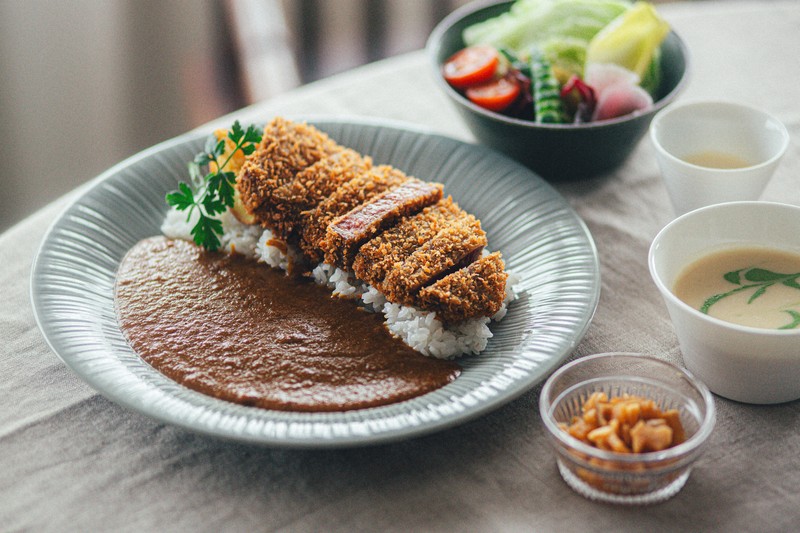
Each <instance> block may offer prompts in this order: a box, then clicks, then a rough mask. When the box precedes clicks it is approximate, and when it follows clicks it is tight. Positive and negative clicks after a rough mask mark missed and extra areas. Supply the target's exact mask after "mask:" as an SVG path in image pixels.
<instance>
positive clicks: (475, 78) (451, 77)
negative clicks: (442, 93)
mask: <svg viewBox="0 0 800 533" xmlns="http://www.w3.org/2000/svg"><path fill="white" fill-rule="evenodd" d="M499 62H500V56H499V54H498V53H497V50H495V49H494V48H492V47H491V46H485V45H477V46H470V47H468V48H464V49H463V50H459V51H458V52H456V53H455V54H453V55H452V56H451V57H450V59H448V60H447V62H446V63H445V64H444V67H442V73H443V74H444V79H445V80H447V83H449V84H450V85H452V86H453V87H455V88H457V89H464V88H466V87H469V86H471V85H477V84H478V83H483V82H485V81H489V80H491V79H492V77H494V73H495V71H496V70H497V65H498V63H499Z"/></svg>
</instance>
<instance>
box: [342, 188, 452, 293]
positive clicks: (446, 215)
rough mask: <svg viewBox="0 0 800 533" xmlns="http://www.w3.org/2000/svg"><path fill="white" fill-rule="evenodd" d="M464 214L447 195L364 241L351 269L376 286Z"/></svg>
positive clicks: (360, 277) (359, 276)
mask: <svg viewBox="0 0 800 533" xmlns="http://www.w3.org/2000/svg"><path fill="white" fill-rule="evenodd" d="M467 216H468V214H467V212H466V211H464V210H463V209H461V208H460V207H458V205H457V204H456V203H455V202H453V199H452V198H451V197H449V196H448V197H447V198H444V199H442V200H440V201H439V202H437V203H436V204H434V205H432V206H430V207H426V208H425V209H423V210H422V211H420V212H419V213H417V214H416V215H414V216H412V217H408V218H405V219H403V220H401V221H400V222H399V223H398V224H396V225H395V226H393V227H391V228H389V229H387V230H386V231H384V232H383V233H381V234H380V235H378V236H377V237H375V238H374V239H372V240H370V241H367V242H366V243H365V244H364V245H363V246H362V247H361V248H359V250H358V253H356V256H355V259H354V260H353V265H352V269H353V272H355V274H356V276H357V277H358V278H359V279H361V280H363V281H365V282H367V283H369V284H371V285H374V286H377V285H378V284H379V283H380V282H382V281H383V279H384V278H385V277H386V274H387V273H388V272H389V271H391V270H392V269H394V268H395V266H399V264H401V263H402V262H403V261H405V260H406V259H407V258H408V256H410V255H411V254H412V253H413V252H414V250H416V249H417V248H419V247H420V246H422V245H423V244H424V243H425V242H427V241H429V240H430V239H432V238H434V237H435V236H436V234H437V233H439V232H440V231H441V230H442V228H444V226H445V225H446V224H448V223H450V222H451V221H454V220H457V219H459V218H462V219H463V218H466V217H467Z"/></svg>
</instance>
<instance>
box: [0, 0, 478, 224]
mask: <svg viewBox="0 0 800 533" xmlns="http://www.w3.org/2000/svg"><path fill="white" fill-rule="evenodd" d="M467 1H468V0H169V1H163V0H0V73H2V75H0V164H2V167H1V170H0V191H1V192H0V231H3V230H5V229H6V228H8V227H9V226H11V225H12V224H13V223H15V222H17V221H19V220H21V219H22V218H24V217H25V216H26V215H28V214H31V213H32V212H33V211H34V210H35V209H37V208H38V207H41V206H43V205H45V204H46V203H48V202H50V201H51V200H53V199H55V198H57V197H59V196H61V195H62V194H64V193H65V192H67V191H70V190H72V189H74V188H75V187H76V186H77V185H79V184H81V183H83V182H85V181H87V180H89V179H91V178H93V177H95V176H97V175H98V174H99V173H101V172H102V171H103V170H105V169H107V168H109V167H110V166H112V165H113V164H115V163H117V162H119V161H121V160H122V159H124V158H126V157H128V156H130V155H133V154H135V153H136V152H138V151H140V150H142V149H144V148H146V147H149V146H152V145H154V144H156V143H158V142H160V141H163V140H165V139H168V138H170V137H173V136H175V135H178V134H180V133H183V132H185V131H187V130H189V129H191V128H193V127H195V126H198V125H200V124H203V123H204V122H206V121H208V120H211V119H213V118H215V117H218V116H220V115H222V114H225V113H228V112H230V111H233V110H235V109H237V108H239V107H242V106H244V105H247V104H249V103H252V102H254V101H258V100H262V99H265V98H269V97H270V96H271V95H274V94H276V93H279V92H281V91H285V90H288V89H291V88H292V87H294V86H296V85H298V84H302V83H309V82H313V81H314V80H317V79H319V78H323V77H327V76H330V75H333V74H336V73H338V72H341V71H343V70H347V69H350V68H353V67H355V66H358V65H362V64H364V63H368V62H371V61H376V60H379V59H381V58H384V57H388V56H393V55H396V54H400V53H404V52H408V51H411V50H415V49H420V48H422V47H423V46H424V44H425V40H426V39H427V36H428V34H429V33H430V31H431V29H432V28H433V26H434V25H435V24H436V23H437V22H438V21H439V20H440V19H441V18H443V17H444V16H445V15H446V14H447V13H449V12H450V11H452V10H454V9H456V8H457V7H459V6H460V5H462V4H465V3H467Z"/></svg>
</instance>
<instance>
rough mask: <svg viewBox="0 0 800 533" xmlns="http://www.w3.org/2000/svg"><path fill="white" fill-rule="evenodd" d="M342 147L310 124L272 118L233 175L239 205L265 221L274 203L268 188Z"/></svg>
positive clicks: (270, 188) (340, 149) (265, 223)
mask: <svg viewBox="0 0 800 533" xmlns="http://www.w3.org/2000/svg"><path fill="white" fill-rule="evenodd" d="M342 150H344V148H343V147H342V146H339V145H338V144H336V143H335V142H334V141H333V140H331V139H330V138H329V137H328V136H327V135H325V134H324V133H322V132H321V131H319V130H317V129H316V128H314V127H312V126H308V125H306V124H303V123H294V122H290V121H288V120H285V119H282V118H276V119H274V120H273V121H272V122H270V123H269V124H268V125H267V127H266V128H264V135H263V137H262V139H261V142H260V143H259V145H258V148H257V149H256V151H255V152H253V153H252V154H251V155H250V156H249V157H248V158H247V160H246V161H245V163H244V165H242V169H241V170H240V171H239V175H238V176H237V178H236V188H237V190H238V191H239V197H240V198H241V201H242V205H243V206H244V208H245V209H246V210H247V212H248V213H250V214H252V215H253V216H254V218H255V220H256V221H257V222H258V223H261V224H262V225H267V224H268V223H269V213H270V211H272V210H273V209H274V205H275V204H274V199H273V197H272V192H273V191H274V190H275V189H277V188H278V187H280V186H282V185H285V184H287V183H289V182H291V181H292V180H294V178H295V176H296V175H297V173H298V172H300V171H301V170H303V169H305V168H306V167H309V166H311V165H313V164H314V163H316V162H317V161H319V160H320V159H322V158H323V157H327V156H330V155H332V154H335V153H337V152H340V151H342Z"/></svg>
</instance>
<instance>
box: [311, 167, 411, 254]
mask: <svg viewBox="0 0 800 533" xmlns="http://www.w3.org/2000/svg"><path fill="white" fill-rule="evenodd" d="M408 179H409V178H408V176H406V175H405V174H404V173H403V172H401V171H399V170H397V169H395V168H392V167H390V166H387V165H381V166H378V167H373V168H372V169H371V170H369V171H367V172H362V173H360V174H358V175H356V176H354V177H353V179H351V180H349V181H347V182H345V183H343V184H342V185H340V186H339V187H338V188H337V189H336V190H335V191H334V192H333V193H332V194H331V195H330V196H329V197H328V198H326V199H325V200H323V201H322V202H321V203H320V204H319V205H318V206H317V207H316V209H313V210H311V211H306V212H304V213H303V226H302V227H301V228H300V235H301V236H300V242H299V244H300V249H301V250H302V251H303V254H304V255H305V256H306V258H307V259H308V260H309V261H310V262H311V263H312V264H313V263H319V262H320V261H322V259H323V252H322V249H321V248H320V242H321V241H322V239H323V238H324V237H325V234H326V232H327V230H328V225H329V224H330V223H331V222H332V221H333V220H335V219H336V218H337V217H339V216H341V215H344V214H345V213H347V212H348V211H350V210H351V209H353V208H354V207H356V206H359V205H361V204H363V203H364V202H366V201H368V200H369V199H371V198H373V197H375V196H377V195H379V194H381V193H382V192H384V191H387V190H390V189H392V188H394V187H397V186H398V185H400V184H402V183H404V182H406V181H408Z"/></svg>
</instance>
